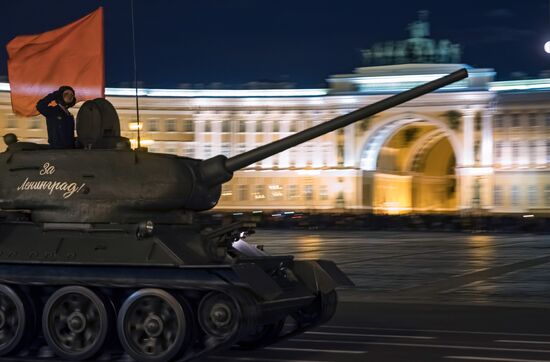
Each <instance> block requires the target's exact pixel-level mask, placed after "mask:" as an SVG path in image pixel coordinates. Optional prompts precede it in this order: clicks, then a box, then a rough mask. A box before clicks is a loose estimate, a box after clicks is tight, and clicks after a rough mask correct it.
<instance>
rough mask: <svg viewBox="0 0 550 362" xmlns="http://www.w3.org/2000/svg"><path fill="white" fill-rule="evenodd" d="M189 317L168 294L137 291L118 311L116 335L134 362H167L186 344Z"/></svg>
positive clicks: (148, 290) (188, 338)
mask: <svg viewBox="0 0 550 362" xmlns="http://www.w3.org/2000/svg"><path fill="white" fill-rule="evenodd" d="M184 305H185V304H184ZM189 318H190V315H189V312H188V310H187V308H184V307H183V306H182V304H180V302H178V300H176V298H174V296H172V295H171V294H170V293H168V292H166V291H164V290H161V289H141V290H138V291H137V292H135V293H134V294H132V295H131V296H130V297H128V299H126V301H125V302H124V304H123V305H122V308H121V309H120V313H119V315H118V324H117V330H118V336H119V339H120V342H121V344H122V346H123V347H124V350H125V351H126V353H128V354H129V355H130V356H131V357H132V358H133V359H135V360H137V361H141V362H164V361H169V360H171V359H173V358H174V357H177V356H178V355H179V354H180V353H181V352H183V351H184V350H185V349H186V348H187V347H188V346H189V344H190V335H191V333H190V329H191V326H190V323H188V320H189Z"/></svg>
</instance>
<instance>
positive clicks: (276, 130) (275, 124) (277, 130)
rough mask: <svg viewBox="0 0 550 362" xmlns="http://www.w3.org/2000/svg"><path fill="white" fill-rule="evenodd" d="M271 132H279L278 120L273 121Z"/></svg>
mask: <svg viewBox="0 0 550 362" xmlns="http://www.w3.org/2000/svg"><path fill="white" fill-rule="evenodd" d="M273 132H279V122H277V121H275V122H273Z"/></svg>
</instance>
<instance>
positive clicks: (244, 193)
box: [239, 185, 248, 201]
mask: <svg viewBox="0 0 550 362" xmlns="http://www.w3.org/2000/svg"><path fill="white" fill-rule="evenodd" d="M246 200H248V185H239V201H246Z"/></svg>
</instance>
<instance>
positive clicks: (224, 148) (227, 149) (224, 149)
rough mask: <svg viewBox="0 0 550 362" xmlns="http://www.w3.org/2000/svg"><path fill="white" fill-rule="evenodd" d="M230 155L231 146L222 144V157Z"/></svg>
mask: <svg viewBox="0 0 550 362" xmlns="http://www.w3.org/2000/svg"><path fill="white" fill-rule="evenodd" d="M230 154H231V145H230V144H229V143H222V155H224V156H225V157H229V156H230Z"/></svg>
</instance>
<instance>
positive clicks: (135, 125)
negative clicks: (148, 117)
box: [128, 122, 143, 131]
mask: <svg viewBox="0 0 550 362" xmlns="http://www.w3.org/2000/svg"><path fill="white" fill-rule="evenodd" d="M128 128H129V129H130V131H137V130H138V129H139V130H142V129H143V123H140V124H138V123H137V122H130V123H129V124H128Z"/></svg>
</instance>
